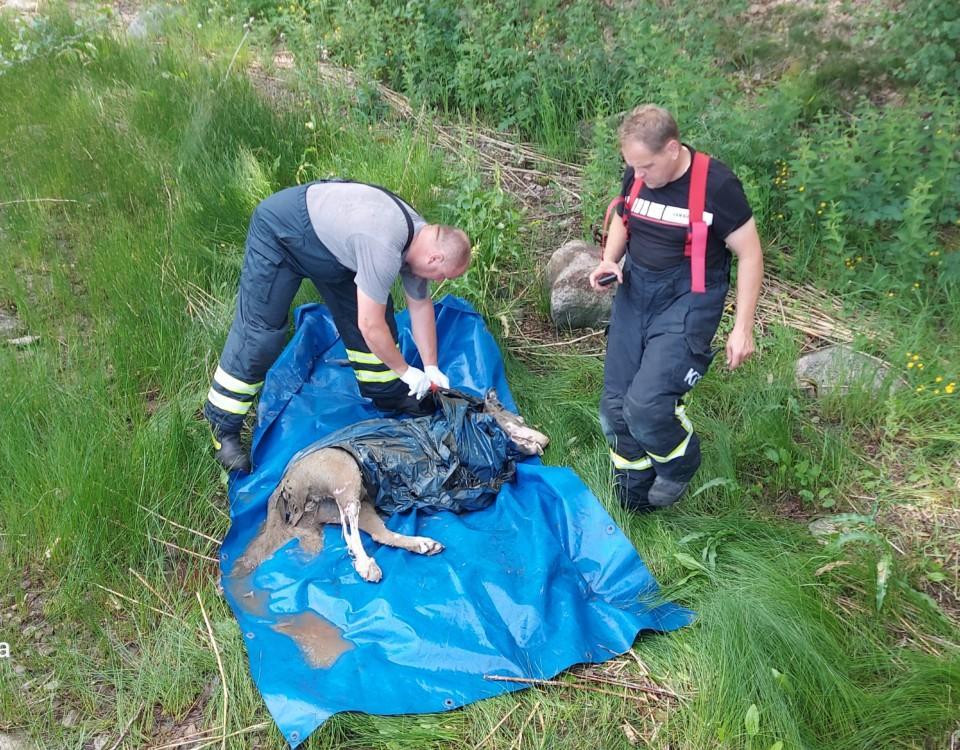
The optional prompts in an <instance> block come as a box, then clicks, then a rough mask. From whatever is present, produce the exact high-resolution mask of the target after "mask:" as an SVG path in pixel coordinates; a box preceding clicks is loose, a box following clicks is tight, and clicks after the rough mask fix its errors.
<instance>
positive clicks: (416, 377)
mask: <svg viewBox="0 0 960 750" xmlns="http://www.w3.org/2000/svg"><path fill="white" fill-rule="evenodd" d="M400 380H402V381H403V382H404V383H406V384H407V385H408V386H410V390H409V391H408V393H407V395H408V396H414V397H416V399H417V401H419V400H420V399H422V398H423V397H424V396H426V395H427V391H429V390H430V378H428V377H427V376H426V374H425V373H424V371H423V370H421V369H420V368H419V367H413V366H412V365H410V366H408V367H407V371H406V372H405V373H403V375H401V376H400Z"/></svg>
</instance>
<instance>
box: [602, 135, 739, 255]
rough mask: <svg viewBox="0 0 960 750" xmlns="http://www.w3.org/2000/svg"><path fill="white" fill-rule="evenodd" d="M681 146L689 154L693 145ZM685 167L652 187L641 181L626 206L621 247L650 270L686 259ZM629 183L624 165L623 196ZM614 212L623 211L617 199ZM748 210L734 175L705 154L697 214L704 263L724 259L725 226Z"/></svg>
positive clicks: (630, 170)
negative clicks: (703, 191)
mask: <svg viewBox="0 0 960 750" xmlns="http://www.w3.org/2000/svg"><path fill="white" fill-rule="evenodd" d="M684 145H686V144H684ZM687 148H688V149H690V154H691V156H692V155H693V154H694V153H695V152H694V150H693V149H692V148H690V146H687ZM690 172H691V170H690V169H689V168H688V169H687V171H686V172H684V173H683V174H682V175H681V176H680V177H678V178H677V179H676V180H674V181H673V182H668V183H667V184H666V185H664V186H663V187H661V188H657V189H655V190H654V189H651V188H649V187H647V186H646V185H644V186H643V189H642V190H641V191H640V195H639V196H638V197H637V200H636V202H635V205H634V206H633V208H632V210H631V211H630V243H629V246H628V248H627V251H628V253H629V254H630V259H631V260H632V261H633V262H635V263H639V264H640V265H642V266H646V267H647V268H652V269H654V270H662V269H664V268H672V267H673V266H678V265H680V264H681V263H684V262H686V263H689V262H690V260H689V258H686V257H685V256H684V254H683V250H684V245H685V244H686V240H687V232H688V229H689V226H690V218H689V212H688V211H687V206H688V203H689V198H690ZM632 186H633V167H627V170H626V172H624V175H623V186H622V188H621V191H620V192H621V195H623V197H624V201H626V200H629V197H630V188H631V187H632ZM617 214H618V215H620V216H623V204H621V205H620V206H618V207H617ZM751 216H753V211H752V210H751V209H750V204H749V203H748V202H747V196H746V195H745V194H744V192H743V185H741V184H740V180H738V179H737V176H736V175H735V174H734V173H733V172H732V171H730V168H729V167H728V166H727V165H726V164H724V163H723V162H720V161H717V160H716V159H712V158H711V159H710V166H709V168H708V169H707V195H706V201H705V203H704V208H703V220H704V221H705V222H706V224H707V226H708V228H709V230H708V232H707V268H708V269H710V268H716V267H719V266H722V265H724V264H725V263H726V260H727V255H729V252H730V251H729V250H727V246H726V243H725V242H724V240H725V239H726V238H727V237H728V236H729V235H730V233H731V232H733V231H734V230H736V229H739V228H740V227H742V226H743V225H744V224H746V223H747V222H748V221H749V220H750V217H751Z"/></svg>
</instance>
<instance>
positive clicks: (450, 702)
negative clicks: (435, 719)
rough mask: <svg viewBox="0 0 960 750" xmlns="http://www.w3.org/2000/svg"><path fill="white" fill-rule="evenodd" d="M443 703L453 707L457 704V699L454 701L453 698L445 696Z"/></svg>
mask: <svg viewBox="0 0 960 750" xmlns="http://www.w3.org/2000/svg"><path fill="white" fill-rule="evenodd" d="M443 705H444V706H446V707H447V708H453V707H454V706H455V705H456V701H454V700H453V698H444V699H443Z"/></svg>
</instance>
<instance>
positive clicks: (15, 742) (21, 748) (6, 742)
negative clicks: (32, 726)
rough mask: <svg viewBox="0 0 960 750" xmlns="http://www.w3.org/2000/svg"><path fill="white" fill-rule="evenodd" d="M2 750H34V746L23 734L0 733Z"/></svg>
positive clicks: (0, 747)
mask: <svg viewBox="0 0 960 750" xmlns="http://www.w3.org/2000/svg"><path fill="white" fill-rule="evenodd" d="M0 750H34V745H33V744H32V743H31V742H30V741H29V740H28V739H27V738H26V737H25V736H24V735H22V734H7V733H5V732H0Z"/></svg>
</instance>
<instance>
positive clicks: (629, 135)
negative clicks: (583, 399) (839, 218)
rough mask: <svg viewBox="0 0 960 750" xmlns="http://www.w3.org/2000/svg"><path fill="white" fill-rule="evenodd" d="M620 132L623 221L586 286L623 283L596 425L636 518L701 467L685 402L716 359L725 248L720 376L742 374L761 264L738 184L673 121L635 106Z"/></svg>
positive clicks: (669, 498) (672, 498)
mask: <svg viewBox="0 0 960 750" xmlns="http://www.w3.org/2000/svg"><path fill="white" fill-rule="evenodd" d="M618 134H619V136H620V150H621V152H622V154H623V159H624V161H625V162H626V164H627V169H626V172H625V173H624V176H623V187H622V189H621V194H620V199H618V202H619V203H620V204H621V205H620V206H619V208H618V211H617V213H618V216H619V218H618V217H617V216H615V217H613V221H612V222H611V227H610V235H609V238H608V239H607V242H606V245H605V248H604V250H603V257H602V259H601V261H600V264H599V265H598V266H597V267H596V269H594V271H593V272H591V274H590V285H591V286H592V287H593V288H594V289H595V290H597V291H600V290H601V289H602V288H603V287H602V286H601V284H600V283H599V282H600V281H601V280H604V281H606V280H607V279H609V278H611V275H614V276H616V279H617V281H619V282H620V284H621V286H620V287H619V289H618V290H617V294H616V297H615V298H614V301H613V310H612V313H611V316H610V329H609V336H608V339H607V358H606V362H605V366H604V381H603V395H602V397H601V400H600V423H601V426H602V428H603V432H604V435H605V436H606V438H607V440H608V442H609V443H610V454H611V458H612V461H613V465H614V477H615V486H616V489H617V495H618V498H619V500H620V502H621V504H623V505H624V506H625V507H627V508H629V509H630V510H634V511H638V512H642V511H647V510H653V509H655V508H658V507H666V506H669V505H672V504H673V503H675V502H677V500H679V499H680V497H681V495H682V494H683V492H684V490H685V489H686V487H687V485H688V484H689V482H690V480H691V479H692V478H693V475H694V474H695V473H696V471H697V468H698V467H699V466H700V440H699V438H698V437H697V435H696V433H695V432H694V431H693V426H692V425H691V423H690V420H689V419H688V418H687V416H686V414H685V413H684V407H683V400H682V397H683V395H684V394H685V393H686V392H687V391H689V390H690V389H691V388H692V387H693V386H694V385H696V383H697V381H699V380H700V378H702V377H703V376H704V374H705V373H706V371H707V368H708V367H709V366H710V362H711V360H712V359H713V357H714V355H715V354H716V352H713V351H711V342H712V340H713V336H714V334H715V333H716V331H717V326H718V325H719V323H720V317H721V315H722V313H723V306H724V299H725V297H726V294H727V289H728V287H729V282H730V251H731V250H732V251H733V253H734V254H735V255H736V256H737V261H738V264H739V265H738V272H737V308H736V309H737V312H736V320H735V322H734V326H733V331H732V332H731V334H730V337H729V339H728V340H727V346H726V355H727V366H728V367H730V368H731V369H734V368H736V367H739V366H740V364H742V363H743V361H744V360H746V359H747V358H748V357H749V356H750V355H751V354H753V352H754V342H753V325H754V312H755V310H756V306H757V298H758V297H759V295H760V285H761V282H762V280H763V254H762V252H761V249H760V238H759V236H758V235H757V227H756V224H755V222H754V220H753V212H752V211H751V209H750V205H749V203H748V202H747V198H746V196H745V195H744V192H743V186H742V185H741V184H740V181H739V180H738V179H737V177H736V175H734V174H733V172H731V171H730V169H729V168H727V167H726V166H725V165H724V164H722V163H721V162H719V161H717V160H716V159H710V158H709V157H706V155H704V154H697V152H696V151H694V149H693V148H692V147H691V146H689V145H687V144H685V143H683V142H682V141H681V140H680V131H679V129H678V128H677V123H676V121H675V120H674V119H673V117H672V116H671V114H670V113H669V112H667V111H666V110H664V109H662V108H660V107H656V106H653V105H650V104H646V105H642V106H640V107H637V108H636V109H634V110H633V111H632V112H631V113H630V114H629V115H627V117H626V118H625V119H624V120H623V122H622V123H621V125H620V129H619V131H618ZM611 205H612V204H611ZM624 253H626V260H625V262H624V265H623V269H622V271H621V268H620V265H619V261H620V259H621V258H623V256H624Z"/></svg>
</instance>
